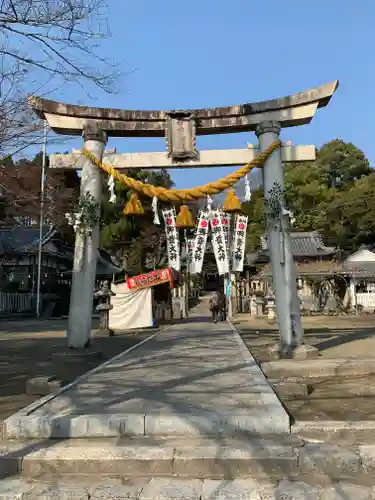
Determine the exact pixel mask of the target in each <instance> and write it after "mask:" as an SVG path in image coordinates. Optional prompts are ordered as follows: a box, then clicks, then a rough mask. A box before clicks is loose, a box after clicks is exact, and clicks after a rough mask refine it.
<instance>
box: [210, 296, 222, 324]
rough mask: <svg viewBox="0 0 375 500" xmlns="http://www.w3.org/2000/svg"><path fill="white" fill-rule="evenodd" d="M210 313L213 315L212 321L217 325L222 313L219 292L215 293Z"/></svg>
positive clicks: (211, 300) (211, 301)
mask: <svg viewBox="0 0 375 500" xmlns="http://www.w3.org/2000/svg"><path fill="white" fill-rule="evenodd" d="M209 307H210V311H211V313H212V321H213V322H214V323H217V318H218V316H219V311H220V296H219V294H218V292H215V293H214V294H213V296H212V297H211V299H210V302H209Z"/></svg>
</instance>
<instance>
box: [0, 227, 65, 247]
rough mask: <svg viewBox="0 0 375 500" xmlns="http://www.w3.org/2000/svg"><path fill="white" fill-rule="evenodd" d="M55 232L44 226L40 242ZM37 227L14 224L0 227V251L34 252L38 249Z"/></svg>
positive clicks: (43, 241) (46, 239) (44, 241)
mask: <svg viewBox="0 0 375 500" xmlns="http://www.w3.org/2000/svg"><path fill="white" fill-rule="evenodd" d="M54 234H56V231H55V230H54V229H50V228H48V227H45V228H44V230H43V240H42V244H43V245H44V244H46V243H47V242H48V241H49V240H50V239H51V238H52V236H53V235H54ZM38 245H39V228H38V227H23V226H16V227H11V228H0V253H5V252H17V253H25V252H30V253H34V252H36V251H37V250H38Z"/></svg>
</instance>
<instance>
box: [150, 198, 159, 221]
mask: <svg viewBox="0 0 375 500" xmlns="http://www.w3.org/2000/svg"><path fill="white" fill-rule="evenodd" d="M151 208H152V211H153V213H154V221H153V222H154V224H155V225H156V226H160V217H159V212H158V199H157V197H156V196H154V197H153V198H152V203H151Z"/></svg>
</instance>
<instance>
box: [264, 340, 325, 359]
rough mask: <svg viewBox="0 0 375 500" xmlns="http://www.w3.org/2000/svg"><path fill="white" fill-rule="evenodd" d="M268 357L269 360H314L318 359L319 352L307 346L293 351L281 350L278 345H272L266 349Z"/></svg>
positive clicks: (303, 345) (302, 345) (298, 347)
mask: <svg viewBox="0 0 375 500" xmlns="http://www.w3.org/2000/svg"><path fill="white" fill-rule="evenodd" d="M268 355H269V357H270V359H272V360H277V359H295V360H303V359H315V358H318V357H319V350H318V349H317V348H316V347H314V346H312V345H309V344H301V345H299V346H297V347H295V348H294V349H290V350H288V349H283V348H282V347H281V346H280V344H279V343H277V344H274V345H272V346H270V347H269V348H268Z"/></svg>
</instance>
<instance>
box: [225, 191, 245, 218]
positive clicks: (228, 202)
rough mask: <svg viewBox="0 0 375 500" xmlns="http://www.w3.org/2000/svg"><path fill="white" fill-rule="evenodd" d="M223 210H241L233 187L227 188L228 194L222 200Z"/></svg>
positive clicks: (229, 211)
mask: <svg viewBox="0 0 375 500" xmlns="http://www.w3.org/2000/svg"><path fill="white" fill-rule="evenodd" d="M223 210H224V212H228V213H233V212H242V207H241V201H240V200H239V198H238V196H237V195H236V193H235V192H234V189H229V190H228V194H227V196H226V198H225V200H224V204H223Z"/></svg>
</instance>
